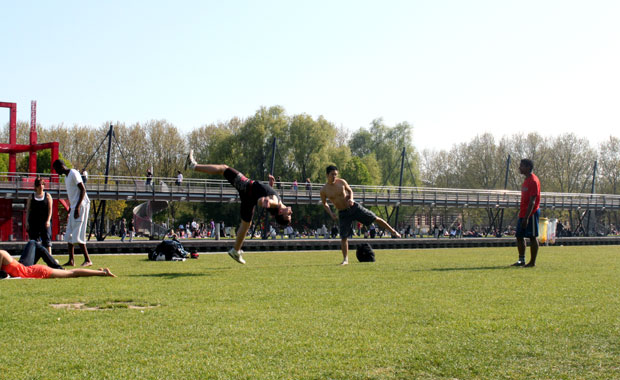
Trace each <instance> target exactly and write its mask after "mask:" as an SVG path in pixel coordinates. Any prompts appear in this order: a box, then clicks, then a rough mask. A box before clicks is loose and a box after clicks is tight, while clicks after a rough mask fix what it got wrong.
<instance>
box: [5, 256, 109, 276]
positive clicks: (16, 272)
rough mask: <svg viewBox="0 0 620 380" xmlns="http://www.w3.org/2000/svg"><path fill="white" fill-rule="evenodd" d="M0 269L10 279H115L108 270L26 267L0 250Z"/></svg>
mask: <svg viewBox="0 0 620 380" xmlns="http://www.w3.org/2000/svg"><path fill="white" fill-rule="evenodd" d="M0 269H1V270H3V271H5V272H6V273H8V275H9V276H11V277H22V278H70V277H91V276H108V277H116V276H115V275H114V274H113V273H112V272H110V270H109V269H108V268H101V269H99V270H93V269H83V268H76V269H69V270H64V269H54V268H50V267H48V266H45V265H36V264H35V265H31V266H28V267H27V266H25V265H24V264H22V263H20V262H18V261H17V260H15V259H13V258H12V257H11V255H9V253H8V252H7V251H4V250H0Z"/></svg>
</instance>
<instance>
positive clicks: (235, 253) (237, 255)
mask: <svg viewBox="0 0 620 380" xmlns="http://www.w3.org/2000/svg"><path fill="white" fill-rule="evenodd" d="M242 254H243V250H241V249H240V250H238V251H237V250H236V249H234V248H231V249H230V251H228V256H230V257H232V258H233V259H234V260H235V261H236V262H238V263H239V264H245V260H243V257H241V255H242Z"/></svg>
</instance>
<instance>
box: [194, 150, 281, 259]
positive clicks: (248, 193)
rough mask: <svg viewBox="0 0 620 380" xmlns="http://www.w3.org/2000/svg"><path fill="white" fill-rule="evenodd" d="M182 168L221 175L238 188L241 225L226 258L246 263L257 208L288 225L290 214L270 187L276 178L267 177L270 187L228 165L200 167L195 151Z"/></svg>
mask: <svg viewBox="0 0 620 380" xmlns="http://www.w3.org/2000/svg"><path fill="white" fill-rule="evenodd" d="M185 168H186V169H187V168H190V169H192V170H195V171H197V172H202V173H207V174H218V175H222V176H224V178H226V180H227V181H228V182H229V183H230V184H231V185H233V186H234V187H235V189H237V191H238V192H239V198H240V199H241V210H240V213H241V225H240V226H239V230H238V231H237V238H236V240H235V245H234V247H233V248H231V249H230V250H229V251H228V255H229V256H230V257H232V258H233V259H234V260H235V261H237V262H238V263H240V264H245V260H244V259H243V257H242V255H243V251H242V250H241V247H242V246H243V241H244V240H245V235H246V234H247V233H248V230H249V229H250V226H251V225H252V217H253V215H254V208H255V207H256V206H260V207H263V208H264V209H265V210H267V212H269V213H270V214H271V215H273V217H274V218H275V220H276V222H277V223H278V224H279V225H281V226H287V225H288V224H289V223H291V215H292V214H293V211H292V210H291V208H290V207H287V206H286V205H285V204H284V203H282V200H281V199H280V197H279V196H278V194H277V193H276V191H275V190H274V189H273V188H272V186H273V183H274V181H275V178H274V177H273V176H272V175H271V174H270V175H269V185H267V184H265V183H262V182H260V181H256V180H252V179H249V178H247V177H246V176H244V175H243V174H242V173H240V172H239V171H237V170H236V169H234V168H231V167H229V166H228V165H223V164H199V163H197V162H196V160H195V159H194V151H193V150H190V152H189V155H188V156H187V161H186V163H185Z"/></svg>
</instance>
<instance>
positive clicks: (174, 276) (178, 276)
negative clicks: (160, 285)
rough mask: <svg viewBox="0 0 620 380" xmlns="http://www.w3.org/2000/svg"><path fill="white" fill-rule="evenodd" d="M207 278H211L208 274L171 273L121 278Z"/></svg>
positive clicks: (133, 275)
mask: <svg viewBox="0 0 620 380" xmlns="http://www.w3.org/2000/svg"><path fill="white" fill-rule="evenodd" d="M207 276H211V275H210V274H208V273H172V272H166V273H145V274H129V275H125V276H123V277H159V278H165V279H174V278H181V277H207Z"/></svg>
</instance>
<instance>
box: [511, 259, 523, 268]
mask: <svg viewBox="0 0 620 380" xmlns="http://www.w3.org/2000/svg"><path fill="white" fill-rule="evenodd" d="M512 266H513V267H524V266H525V261H521V260H519V261H517V262H516V263H514V264H512Z"/></svg>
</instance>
